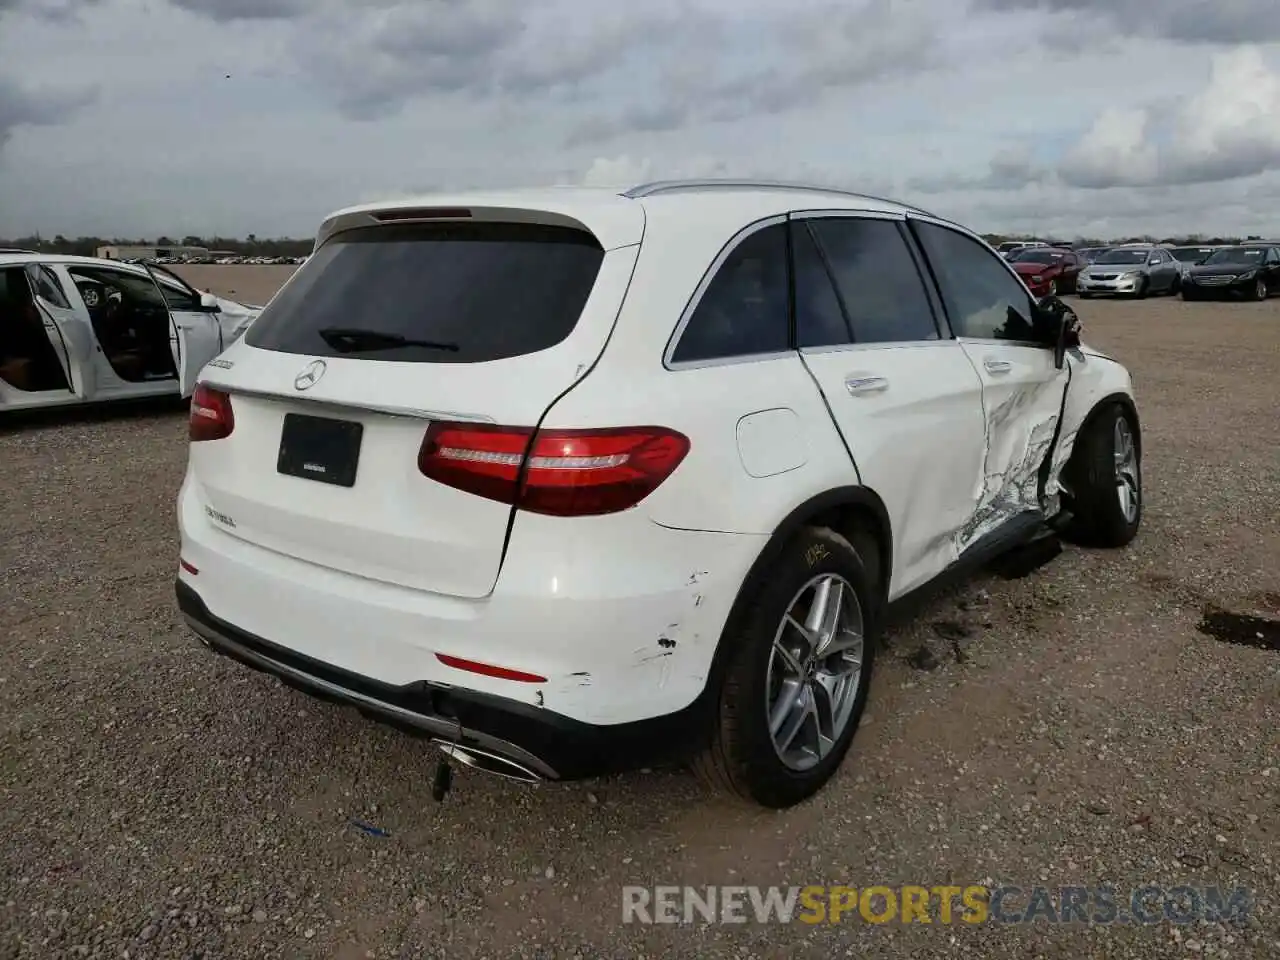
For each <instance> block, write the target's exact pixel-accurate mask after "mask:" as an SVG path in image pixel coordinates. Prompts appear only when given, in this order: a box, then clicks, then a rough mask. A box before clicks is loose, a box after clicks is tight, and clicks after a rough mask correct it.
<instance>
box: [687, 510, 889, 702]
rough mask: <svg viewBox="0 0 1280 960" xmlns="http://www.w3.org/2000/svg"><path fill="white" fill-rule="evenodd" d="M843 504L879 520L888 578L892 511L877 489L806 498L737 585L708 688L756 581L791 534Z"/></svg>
mask: <svg viewBox="0 0 1280 960" xmlns="http://www.w3.org/2000/svg"><path fill="white" fill-rule="evenodd" d="M840 507H858V508H861V509H863V510H866V511H868V512H869V513H871V514H872V515H873V516H874V517H875V518H876V522H877V524H878V525H879V526H880V531H878V532H879V533H881V534H882V536H879V537H877V539H878V540H879V542H880V563H881V570H882V576H884V577H885V578H888V576H889V575H890V573H891V571H892V570H893V526H892V524H891V523H890V522H889V511H888V509H887V508H886V507H885V505H884V501H883V500H881V499H880V496H879V495H878V494H877V493H876V492H875V491H874V490H871V489H870V488H869V487H862V486H853V485H850V486H844V487H834V488H832V489H831V490H827V491H825V492H824V493H820V494H817V495H816V496H813V497H810V498H809V499H808V500H805V501H804V502H803V503H801V504H799V505H798V506H797V507H795V508H794V509H793V510H792V511H791V512H790V513H788V514H787V515H786V517H784V518H783V520H782V522H781V523H779V524H778V526H777V527H776V528H775V529H774V531H773V534H772V535H771V536H770V537H769V540H768V542H767V543H766V544H765V545H764V548H763V549H761V551H760V553H759V554H758V555H757V556H756V559H755V562H754V563H752V564H751V567H750V569H748V571H747V575H746V576H745V577H743V579H742V585H741V586H740V587H739V588H738V595H737V596H736V597H735V598H734V600H733V605H732V606H731V607H730V608H729V615H728V616H727V617H726V618H725V622H724V627H723V629H722V630H721V633H720V637H719V639H718V640H717V642H716V650H715V653H714V654H713V656H712V659H711V669H710V671H709V674H708V677H707V684H706V688H705V689H706V690H718V689H719V687H720V678H721V676H722V675H723V671H724V668H725V660H726V656H727V652H728V650H729V648H730V644H728V643H726V642H725V638H726V637H727V636H728V635H729V633H730V631H731V630H732V629H733V626H734V624H736V623H737V622H738V620H739V618H740V617H741V616H742V611H743V608H744V607H745V606H746V605H747V603H748V602H749V601H750V599H751V598H752V596H753V595H754V590H753V587H754V585H755V583H756V582H757V581H758V579H759V578H760V577H761V576H762V575H763V574H764V573H765V571H767V570H768V569H769V567H770V566H771V565H772V564H773V562H774V561H775V560H776V559H777V558H778V557H779V555H781V553H782V551H783V549H784V548H785V547H786V545H787V543H788V542H790V540H791V539H792V537H794V536H795V535H796V534H797V533H798V532H799V531H800V530H801V529H802V528H803V527H805V526H807V525H808V524H809V523H810V522H811V521H812V520H813V519H814V518H815V517H819V516H821V515H822V514H824V513H826V512H827V511H829V510H832V509H837V508H840Z"/></svg>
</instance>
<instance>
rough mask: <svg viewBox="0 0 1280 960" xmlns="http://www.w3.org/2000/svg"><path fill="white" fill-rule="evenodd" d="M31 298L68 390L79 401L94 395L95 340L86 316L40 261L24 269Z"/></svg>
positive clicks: (55, 276) (51, 272) (52, 273)
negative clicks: (77, 308)
mask: <svg viewBox="0 0 1280 960" xmlns="http://www.w3.org/2000/svg"><path fill="white" fill-rule="evenodd" d="M25 272H26V275H27V285H28V286H29V287H30V288H31V299H32V300H33V301H34V302H35V305H36V308H37V309H38V310H39V311H40V314H41V316H40V319H41V321H42V322H43V324H44V332H45V335H46V336H48V338H49V340H50V342H51V343H52V344H53V349H54V352H55V353H57V355H58V362H59V363H61V364H62V370H63V372H64V373H65V374H66V376H67V384H68V385H69V386H70V388H71V392H72V393H73V394H75V395H76V397H78V398H79V399H81V400H87V399H88V398H89V397H90V396H92V395H93V393H94V390H95V385H96V381H95V378H94V375H93V353H94V350H95V349H96V347H97V339H96V337H95V336H94V333H93V327H92V326H90V324H89V320H88V318H87V317H84V316H81V314H80V313H79V311H77V310H76V309H75V308H74V307H72V306H71V302H70V301H69V300H68V299H67V295H66V292H65V291H64V290H63V289H62V282H61V281H60V280H59V279H58V276H57V274H55V273H54V272H53V271H52V270H50V269H49V268H48V267H47V266H46V265H44V264H41V263H29V264H27V266H26V269H25Z"/></svg>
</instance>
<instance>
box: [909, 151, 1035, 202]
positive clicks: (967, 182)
mask: <svg viewBox="0 0 1280 960" xmlns="http://www.w3.org/2000/svg"><path fill="white" fill-rule="evenodd" d="M1052 175H1053V173H1052V171H1051V170H1049V169H1047V168H1045V167H1043V166H1042V165H1040V164H1039V163H1037V162H1036V160H1035V158H1034V157H1033V156H1032V154H1031V151H1030V149H1028V148H1026V147H1007V148H1005V149H1004V150H1001V151H1000V152H999V153H997V154H996V155H995V156H994V157H992V158H991V160H990V161H989V162H988V164H987V170H986V172H985V173H983V174H980V175H978V176H963V175H953V174H942V175H940V176H935V177H916V178H913V179H912V180H910V181H908V186H909V187H910V189H912V190H918V191H919V192H920V193H950V192H953V191H956V190H1020V189H1022V188H1023V187H1026V186H1029V185H1031V184H1036V183H1044V182H1047V181H1048V180H1049V179H1050V178H1051V177H1052Z"/></svg>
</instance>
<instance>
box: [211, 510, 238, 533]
mask: <svg viewBox="0 0 1280 960" xmlns="http://www.w3.org/2000/svg"><path fill="white" fill-rule="evenodd" d="M204 512H205V513H206V514H208V515H209V518H210V519H211V520H216V521H218V523H221V524H223V525H225V526H228V527H231V528H232V529H234V528H235V525H236V522H235V521H234V520H232V519H231V518H230V517H228V516H227V515H226V514H225V513H219V512H218V511H217V510H215V509H213V507H211V506H209V505H208V504H205V508H204Z"/></svg>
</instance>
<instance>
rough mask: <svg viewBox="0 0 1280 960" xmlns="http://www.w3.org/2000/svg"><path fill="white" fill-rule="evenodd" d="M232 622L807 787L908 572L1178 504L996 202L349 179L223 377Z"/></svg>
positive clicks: (249, 639)
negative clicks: (945, 215)
mask: <svg viewBox="0 0 1280 960" xmlns="http://www.w3.org/2000/svg"><path fill="white" fill-rule="evenodd" d="M190 441H191V442H190V457H189V465H188V469H187V474H186V478H185V481H184V483H183V486H182V490H181V494H180V498H179V505H178V506H179V511H178V512H179V522H180V527H181V557H180V563H179V571H178V575H177V594H178V602H179V605H180V608H181V610H182V612H183V614H184V616H185V619H186V621H187V622H188V623H189V624H190V626H191V627H192V628H193V629H194V630H195V632H196V633H197V634H198V635H199V636H200V637H201V638H202V639H203V640H204V642H205V643H206V644H207V645H209V646H210V647H211V648H213V649H214V650H216V651H218V652H220V653H223V654H226V655H229V656H231V657H234V658H236V659H238V660H240V661H241V662H243V663H245V664H247V665H249V666H251V667H253V668H256V669H259V670H262V671H265V672H268V673H271V674H274V675H276V676H278V677H280V678H281V679H282V680H284V681H285V682H287V683H289V684H291V685H293V686H296V687H298V688H300V689H303V690H306V691H308V692H310V693H312V694H315V695H317V696H321V697H326V698H329V699H333V700H337V701H339V702H341V703H345V704H348V705H353V706H355V707H357V708H358V709H360V710H361V711H363V712H365V713H366V714H368V715H370V716H373V717H375V718H378V719H380V720H384V721H387V722H390V723H393V724H395V725H398V726H400V727H402V728H404V729H407V730H410V731H414V732H417V733H419V734H422V735H425V736H426V737H427V738H429V740H431V741H433V742H435V743H436V744H438V745H439V746H440V748H441V749H442V750H444V751H445V752H446V753H447V754H449V755H451V756H453V757H455V758H457V759H459V760H461V761H463V762H465V763H469V764H472V765H478V766H483V767H486V768H487V769H489V770H491V771H495V772H500V773H504V774H506V775H508V776H513V777H516V778H523V779H529V780H536V779H568V778H580V777H585V776H591V775H594V774H598V773H602V772H605V771H612V770H617V769H620V768H625V767H634V766H639V765H642V764H648V763H653V762H655V761H658V760H661V759H667V758H672V759H688V760H690V761H692V763H693V766H694V767H695V769H697V770H698V771H699V772H700V774H701V775H702V776H703V777H704V778H705V779H706V780H707V781H708V782H710V783H712V784H714V785H717V786H719V787H721V788H723V789H725V790H727V791H728V792H729V793H730V794H732V795H736V796H738V797H741V798H743V799H746V800H748V801H749V802H755V803H758V804H762V805H765V806H771V807H784V806H788V805H791V804H794V803H797V802H799V801H800V800H802V799H804V798H805V797H807V796H809V795H811V794H813V793H814V792H815V791H816V790H818V789H819V788H820V787H821V786H822V785H823V784H824V783H825V782H826V781H827V780H828V779H829V778H830V777H831V776H832V774H833V773H834V772H835V771H836V769H837V768H838V767H839V765H840V763H841V761H842V760H843V758H844V756H845V754H846V752H847V751H848V749H849V745H850V742H851V740H852V739H853V735H854V732H855V730H856V728H857V726H858V722H859V718H860V715H861V713H862V709H863V705H864V703H865V700H866V696H867V690H868V685H869V682H870V678H871V670H872V665H873V662H874V654H875V649H876V648H875V644H876V641H877V637H878V634H879V633H880V630H881V625H882V623H883V621H884V617H885V614H886V611H887V607H888V604H890V603H894V602H896V601H899V600H902V599H903V598H905V597H906V596H907V595H908V594H913V593H915V592H916V591H918V590H920V589H922V588H924V587H926V586H928V585H930V584H932V583H935V582H937V581H938V580H939V578H940V577H942V576H943V575H944V574H949V573H953V572H955V571H960V570H964V569H967V568H969V567H970V566H971V565H972V564H978V563H982V562H984V561H989V560H991V559H992V558H993V557H995V556H996V555H997V554H1000V553H1002V552H1005V551H1007V550H1009V549H1011V548H1014V547H1017V546H1019V545H1022V544H1025V543H1026V542H1027V541H1028V540H1030V539H1033V538H1036V537H1039V536H1042V535H1044V534H1045V532H1046V531H1051V530H1052V531H1058V532H1063V533H1064V535H1067V536H1070V537H1073V538H1075V539H1077V540H1079V541H1084V542H1088V543H1091V544H1094V545H1098V546H1121V545H1124V544H1126V543H1128V542H1129V541H1130V540H1131V539H1132V538H1133V536H1134V535H1135V533H1136V532H1137V529H1138V526H1139V522H1140V518H1141V509H1142V499H1141V489H1142V487H1141V473H1140V453H1141V443H1140V432H1139V420H1138V414H1137V410H1136V408H1135V405H1134V401H1133V397H1132V390H1131V385H1130V378H1129V375H1128V373H1127V372H1126V370H1125V368H1124V367H1123V366H1121V365H1120V364H1119V363H1117V362H1116V361H1115V360H1112V359H1110V358H1108V357H1106V356H1103V355H1102V354H1100V353H1097V352H1095V351H1094V350H1091V349H1089V348H1087V347H1085V346H1083V345H1081V343H1080V340H1079V335H1078V323H1077V320H1076V317H1075V315H1074V314H1073V313H1072V312H1071V311H1070V310H1068V309H1067V308H1066V307H1065V306H1064V305H1063V304H1062V303H1061V301H1058V300H1056V299H1055V298H1046V299H1045V300H1044V301H1040V302H1037V301H1036V300H1035V299H1034V298H1033V297H1032V296H1031V295H1030V293H1029V292H1028V290H1027V288H1026V287H1025V286H1024V285H1023V284H1022V282H1021V280H1019V279H1018V276H1017V274H1016V273H1014V272H1013V271H1012V269H1011V268H1010V266H1009V265H1008V264H1007V263H1006V262H1005V261H1004V260H1003V259H1002V258H1001V257H1000V256H999V254H997V253H996V252H995V251H994V250H993V249H992V248H991V247H990V246H988V245H987V244H986V243H984V242H983V241H982V240H981V239H980V238H979V237H978V236H976V235H975V234H973V233H972V232H970V231H968V230H966V229H964V228H963V227H960V226H957V225H956V224H954V223H949V222H947V221H945V220H942V219H939V218H937V217H934V216H932V215H930V214H928V213H926V212H924V211H921V210H918V209H915V208H913V207H908V206H903V205H900V204H897V203H891V202H888V201H884V200H880V199H876V198H872V197H867V196H862V195H857V194H851V193H844V192H840V191H836V190H831V189H825V188H819V187H807V186H803V185H796V184H767V183H753V182H733V181H678V182H662V183H654V184H647V185H644V186H640V187H636V188H634V189H631V190H627V191H625V192H622V193H616V192H611V191H605V190H598V189H578V188H554V189H545V190H536V191H527V192H513V193H501V194H498V193H494V194H487V193H485V194H479V193H478V194H475V195H457V196H448V197H431V198H426V199H420V200H416V201H404V200H396V201H394V202H388V203H373V204H366V205H363V206H359V207H352V208H349V209H346V210H342V211H340V212H338V213H336V214H334V215H332V216H331V217H329V218H328V219H327V220H325V221H324V223H323V224H322V225H321V228H320V230H319V233H318V236H317V238H316V244H315V251H314V253H313V255H312V256H311V258H310V259H309V260H308V261H307V263H306V264H305V265H304V266H303V267H302V268H301V269H299V270H298V271H297V273H296V274H294V276H293V277H292V278H291V279H290V280H289V281H288V282H287V283H286V284H285V286H284V287H283V288H282V289H281V290H280V292H279V293H278V294H277V295H276V296H275V297H274V299H272V300H271V301H270V303H269V304H268V305H267V306H266V307H265V309H264V310H263V312H262V314H261V315H260V316H259V317H258V318H257V320H255V321H254V322H253V323H252V325H251V326H250V327H249V329H248V331H247V333H246V334H245V335H244V337H243V338H242V339H241V340H239V341H237V342H236V343H235V344H233V345H232V346H231V347H230V348H229V349H228V350H227V351H226V352H224V353H223V354H222V355H221V356H220V357H219V358H217V359H216V360H214V361H213V362H212V363H210V364H209V365H208V366H207V367H206V368H205V370H204V371H203V373H202V375H201V378H200V383H199V385H198V388H197V390H196V392H195V395H194V397H193V401H192V406H191V423H190Z"/></svg>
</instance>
